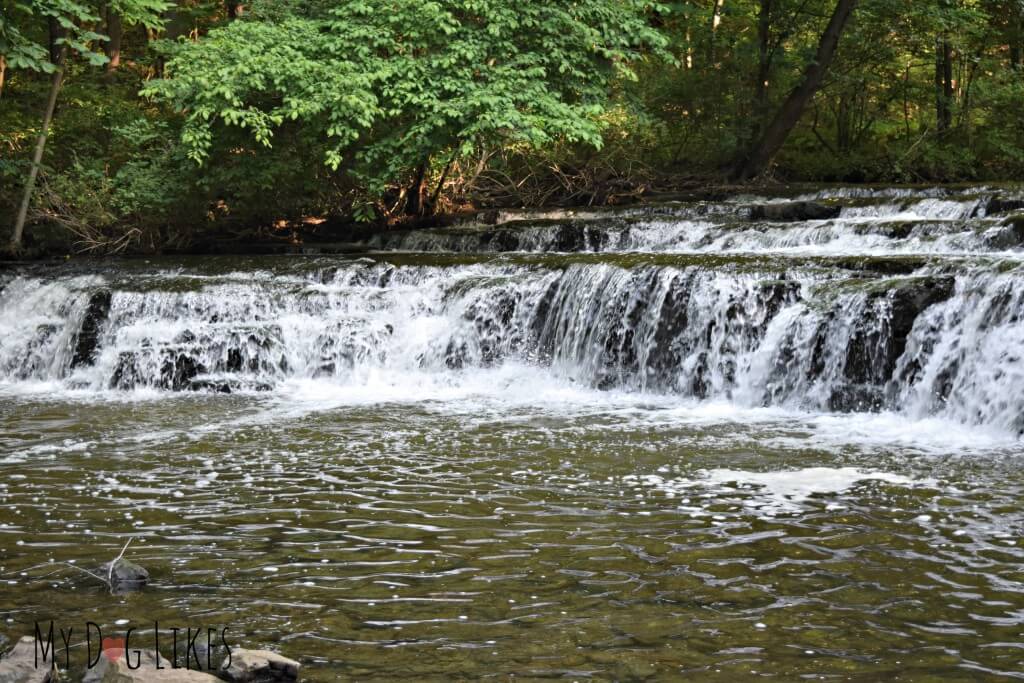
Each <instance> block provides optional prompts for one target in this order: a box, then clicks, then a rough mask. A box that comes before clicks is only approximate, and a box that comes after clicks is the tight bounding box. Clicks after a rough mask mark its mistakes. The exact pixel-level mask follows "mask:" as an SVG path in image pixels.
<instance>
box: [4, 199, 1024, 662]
mask: <svg viewBox="0 0 1024 683" xmlns="http://www.w3.org/2000/svg"><path fill="white" fill-rule="evenodd" d="M989 192H995V191H989V190H971V191H959V192H951V191H947V190H931V191H918V192H915V193H907V192H893V191H887V190H877V191H874V192H871V193H855V192H844V191H830V192H829V193H827V194H823V193H817V194H815V195H808V196H807V197H803V198H801V199H805V200H811V199H814V200H822V199H824V200H826V201H829V202H833V203H835V204H836V205H838V206H842V207H843V208H842V209H841V210H840V213H839V215H838V216H837V217H835V218H831V219H827V220H816V221H794V222H786V223H770V222H767V221H758V220H752V219H751V218H750V217H749V214H750V210H749V206H750V205H751V204H756V203H757V202H759V201H761V200H758V199H752V198H737V199H735V200H731V201H727V202H722V203H719V204H708V203H694V204H678V205H670V206H668V207H664V208H659V209H657V210H656V211H655V212H652V211H651V210H643V211H637V210H631V211H624V212H620V215H618V216H614V217H611V218H610V219H609V218H604V217H593V216H583V217H582V218H580V217H576V218H574V219H572V220H571V221H567V220H562V219H560V220H559V221H558V222H557V223H555V224H551V223H541V224H539V225H527V224H522V223H519V224H515V225H514V226H513V227H511V228H508V227H504V228H500V229H502V230H508V231H509V232H510V233H511V234H514V235H516V236H517V237H516V242H515V243H514V244H513V243H511V242H509V241H508V238H505V237H503V238H501V240H499V241H500V242H501V244H495V243H494V242H493V236H492V234H493V232H494V231H495V230H497V229H496V228H485V229H476V230H470V229H468V228H467V229H460V230H455V231H452V230H446V231H434V232H424V233H418V234H413V235H408V236H401V235H400V236H396V237H389V238H388V240H398V242H392V243H391V244H384V243H383V242H378V243H377V244H376V246H377V247H389V248H392V249H402V250H405V252H395V251H385V252H381V253H375V254H369V255H366V256H362V257H355V256H352V257H349V256H331V257H316V258H308V257H261V258H255V259H217V258H198V259H178V260H173V259H156V260H151V261H138V260H137V261H126V262H120V263H110V264H105V265H101V266H90V267H86V268H76V267H67V268H63V269H59V270H52V269H51V270H45V269H44V270H20V271H8V272H6V273H4V274H3V275H0V285H2V286H3V290H2V291H0V378H2V381H0V425H2V429H0V634H2V635H3V636H6V637H8V638H15V637H17V636H20V635H24V634H30V633H31V631H32V625H33V622H35V621H42V622H45V621H48V620H49V619H51V618H52V619H54V620H55V621H56V622H57V624H58V626H60V625H64V626H68V625H75V626H76V628H77V629H78V630H76V634H77V633H80V632H81V629H83V628H84V623H85V621H87V620H91V621H93V622H96V623H98V624H100V625H101V627H102V628H103V631H104V635H107V634H114V633H116V632H123V631H124V630H125V629H127V628H128V626H129V625H130V626H135V627H137V628H139V629H152V622H153V621H154V620H158V621H159V622H160V625H161V629H163V630H164V633H163V634H162V635H161V643H163V644H166V642H168V640H169V637H170V636H169V632H168V631H167V630H168V629H170V628H171V627H179V628H181V629H185V628H186V627H188V626H191V627H193V628H198V627H203V628H206V627H218V628H219V627H221V626H227V627H229V629H230V631H229V634H231V636H230V639H231V640H232V642H233V643H235V644H243V645H246V646H255V647H270V648H273V649H277V650H280V651H281V652H283V653H284V654H286V655H288V656H291V657H295V658H297V659H300V660H301V661H302V662H303V664H304V667H305V672H306V677H307V678H308V679H310V680H336V679H338V678H356V679H359V680H394V679H396V678H411V679H417V680H419V679H423V680H432V679H441V678H447V679H451V678H455V679H460V680H461V679H474V678H483V677H491V678H507V677H509V676H513V675H514V676H515V677H516V678H527V679H539V678H563V677H564V678H568V679H575V680H582V679H588V678H592V679H600V680H605V679H619V680H622V679H628V680H639V679H659V680H660V679H670V678H679V677H682V676H690V677H693V678H696V679H698V680H703V679H720V680H747V679H752V678H755V677H758V676H769V677H774V678H776V679H779V680H796V679H800V678H801V677H807V678H821V677H824V678H826V679H831V678H842V679H847V680H879V679H882V678H896V677H898V678H900V679H902V680H914V681H918V680H919V681H931V680H944V681H948V680H963V681H976V680H993V681H995V680H1007V679H1012V678H1024V646H1022V645H1021V643H1022V641H1024V638H1022V635H1024V547H1022V546H1021V540H1020V539H1021V532H1022V529H1024V506H1022V505H1021V503H1020V501H1021V494H1022V492H1024V475H1022V474H1021V472H1020V467H1019V458H1020V456H1021V455H1022V453H1024V449H1022V447H1021V442H1020V434H1021V431H1022V429H1024V381H1022V376H1021V373H1022V362H1024V360H1022V358H1021V353H1022V352H1024V332H1022V331H1021V330H1022V329H1024V328H1022V326H1021V325H1020V313H1021V310H1022V308H1024V301H1022V297H1024V287H1022V286H1021V285H1022V284H1024V282H1022V278H1024V272H1022V271H1021V263H1022V255H1024V252H1021V251H1020V245H1019V244H1014V243H1013V240H1012V239H1007V237H1006V233H1007V232H1012V223H1011V222H1010V221H1009V219H1008V217H1007V212H1002V213H1000V212H995V213H990V212H989V211H988V208H989V207H992V206H994V205H993V204H992V203H991V201H990V199H989V195H988V194H986V193H989ZM999 192H1000V193H1001V194H999V196H1000V197H1004V198H1005V191H1003V190H1000V191H999ZM655 214H656V215H655ZM893 223H900V224H911V225H912V226H913V227H909V228H908V227H907V226H906V225H904V227H903V228H901V229H900V230H893V229H890V228H884V227H879V226H884V225H891V224H893ZM566 225H571V226H573V227H572V228H571V230H569V229H567V228H565V227H564V226H566ZM922 225H926V226H927V228H923V227H921V226H922ZM559 226H562V227H559ZM576 226H579V228H577V227H576ZM559 230H561V231H562V232H563V234H561V235H559ZM567 230H568V231H569V232H572V233H573V234H574V235H575V234H580V233H581V232H582V234H583V235H584V236H585V237H587V239H589V240H590V242H588V243H586V244H580V243H579V241H578V240H576V242H575V243H573V240H575V239H576V238H575V237H574V238H573V240H567V238H566V235H565V232H566V231H567ZM701 231H704V232H703V233H702V232H701ZM915 231H917V232H915ZM626 232H628V236H629V238H628V240H626V239H624V238H622V235H623V234H625V233H626ZM925 232H927V233H928V237H927V238H925ZM669 233H671V234H672V235H675V237H673V238H671V239H666V235H667V234H669ZM883 233H884V235H883V236H882V237H881V238H880V237H879V235H882V234H883ZM995 233H1000V234H1001V235H1002V237H1000V239H995V238H994V237H993V235H994V234H995ZM452 234H457V236H458V239H459V240H461V243H460V244H454V243H452V242H451V241H450V240H451V235H452ZM543 234H547V235H549V236H551V235H554V238H552V239H558V240H560V241H562V242H563V244H562V245H561V246H563V247H566V248H568V247H572V248H573V253H562V254H558V253H550V250H551V248H552V246H553V245H552V243H550V242H549V243H547V244H546V245H545V243H543V241H538V239H539V238H538V235H543ZM481 235H484V236H483V237H481ZM701 235H703V237H702V236H701ZM986 235H987V237H986ZM726 236H731V237H729V239H731V240H732V242H731V243H730V244H725V242H723V241H722V240H724V239H725V237H726ZM620 238H622V239H620ZM544 239H547V238H544ZM409 240H417V245H418V246H416V247H412V246H411V245H410V243H409ZM924 244H928V245H931V246H932V247H934V248H929V249H924V248H920V247H921V245H924ZM531 245H532V246H531ZM588 245H589V246H588ZM594 245H599V247H594ZM554 246H558V245H554ZM411 248H415V249H419V250H423V251H426V252H427V253H407V252H408V251H409V249H411ZM510 248H512V250H513V251H511V252H510V251H509V249H510ZM445 250H447V251H445ZM517 250H518V251H517ZM577 250H578V251H577ZM542 252H545V253H542ZM129 538H133V539H135V540H134V541H133V542H132V545H131V546H130V547H129V550H128V551H127V555H128V556H129V557H130V558H131V559H133V560H134V561H136V562H139V563H140V564H143V565H144V566H146V567H147V568H148V569H149V570H150V572H151V574H152V576H153V580H152V584H151V585H150V586H149V587H147V589H146V590H144V591H143V592H141V593H133V594H128V595H111V594H110V591H109V590H108V589H107V588H106V586H104V585H103V584H102V583H100V582H99V581H97V580H96V579H94V578H92V577H90V576H88V575H86V574H85V573H83V572H81V571H78V570H76V569H73V568H71V567H69V566H68V565H67V564H62V563H70V562H73V563H74V564H75V565H77V566H79V567H83V568H86V569H89V570H93V571H95V570H96V568H97V567H98V565H100V564H101V563H102V562H104V561H107V560H109V559H111V558H112V557H114V556H115V555H117V553H118V552H119V551H120V549H121V548H122V547H123V546H124V543H125V542H126V541H127V540H128V539H129ZM125 620H128V622H129V623H127V624H126V623H124V622H125ZM139 633H143V634H144V635H141V636H136V637H138V638H139V640H140V646H151V644H152V643H151V639H150V640H147V638H149V636H147V635H145V632H144V631H139ZM165 636H166V637H165ZM82 640H83V639H82V638H80V637H78V636H77V635H76V636H75V637H74V638H72V642H74V643H75V644H76V646H75V647H74V649H73V654H72V664H73V668H75V667H77V668H81V666H84V645H83V644H82V643H81V641H82ZM165 654H169V653H165ZM752 672H756V673H752Z"/></svg>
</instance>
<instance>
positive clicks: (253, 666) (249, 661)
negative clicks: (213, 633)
mask: <svg viewBox="0 0 1024 683" xmlns="http://www.w3.org/2000/svg"><path fill="white" fill-rule="evenodd" d="M300 666H301V665H300V664H299V663H298V662H296V661H295V660H294V659H288V658H287V657H283V656H281V655H279V654H277V653H276V652H271V651H269V650H232V651H231V658H230V660H229V659H225V660H224V664H223V665H221V670H220V675H221V677H222V678H224V679H226V680H228V681H231V682H232V683H271V682H274V681H296V680H298V678H299V667H300Z"/></svg>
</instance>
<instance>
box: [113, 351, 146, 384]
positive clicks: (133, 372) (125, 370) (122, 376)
mask: <svg viewBox="0 0 1024 683" xmlns="http://www.w3.org/2000/svg"><path fill="white" fill-rule="evenodd" d="M141 382H142V375H141V373H140V372H139V366H138V359H137V358H136V357H135V354H134V353H132V352H131V351H122V352H121V353H119V354H118V356H117V365H116V366H115V367H114V374H113V375H112V376H111V378H110V388H111V389H122V390H124V389H131V388H133V387H135V386H137V385H138V384H141Z"/></svg>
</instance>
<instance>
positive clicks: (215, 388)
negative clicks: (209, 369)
mask: <svg viewBox="0 0 1024 683" xmlns="http://www.w3.org/2000/svg"><path fill="white" fill-rule="evenodd" d="M188 388H189V391H197V392H206V393H209V394H230V393H232V390H231V384H230V383H228V382H225V381H218V380H212V379H196V380H192V382H190V383H189V386H188Z"/></svg>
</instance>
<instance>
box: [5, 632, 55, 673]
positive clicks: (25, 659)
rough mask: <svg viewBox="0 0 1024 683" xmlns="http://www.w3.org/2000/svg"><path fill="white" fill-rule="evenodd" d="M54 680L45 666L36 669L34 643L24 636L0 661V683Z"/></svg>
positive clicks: (29, 637)
mask: <svg viewBox="0 0 1024 683" xmlns="http://www.w3.org/2000/svg"><path fill="white" fill-rule="evenodd" d="M53 680H56V676H55V675H54V674H53V670H52V669H50V668H48V667H46V666H45V665H43V666H40V667H39V668H36V641H35V639H34V638H32V637H31V636H25V637H23V638H22V639H21V640H19V641H18V642H17V643H15V645H14V649H13V650H11V651H10V652H8V653H7V655H6V656H4V657H3V658H2V659H0V683H46V682H47V681H53Z"/></svg>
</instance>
